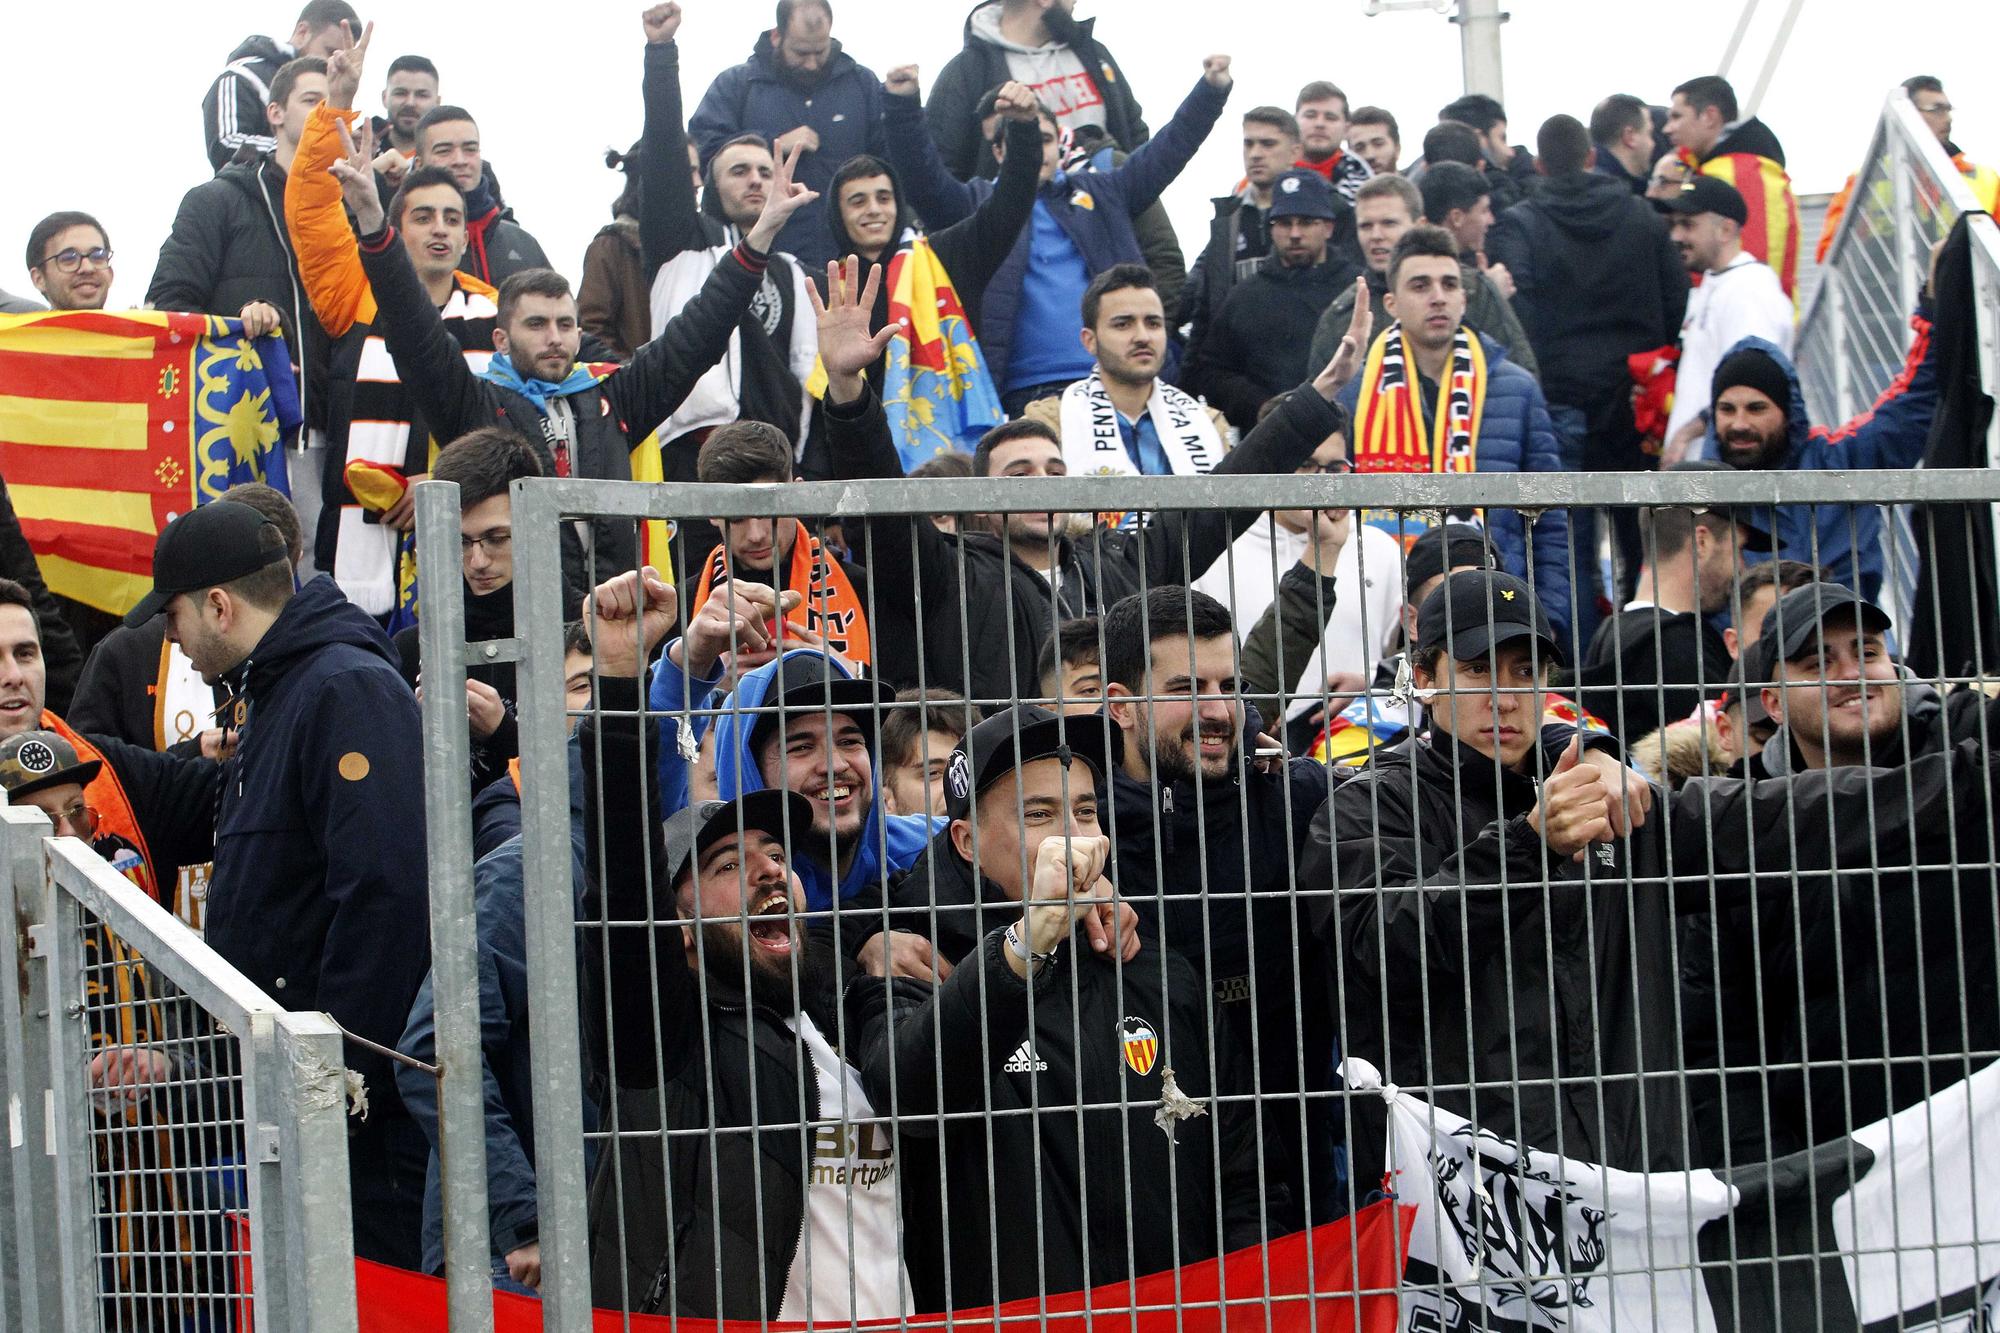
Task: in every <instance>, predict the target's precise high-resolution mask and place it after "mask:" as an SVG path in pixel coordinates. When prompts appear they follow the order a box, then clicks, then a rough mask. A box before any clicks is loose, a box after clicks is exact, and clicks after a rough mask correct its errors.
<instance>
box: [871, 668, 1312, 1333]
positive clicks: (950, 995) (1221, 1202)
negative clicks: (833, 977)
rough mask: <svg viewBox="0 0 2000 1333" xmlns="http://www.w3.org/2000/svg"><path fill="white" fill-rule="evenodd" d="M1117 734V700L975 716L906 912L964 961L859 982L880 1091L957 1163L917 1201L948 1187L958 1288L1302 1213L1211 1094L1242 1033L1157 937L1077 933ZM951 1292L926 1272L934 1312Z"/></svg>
mask: <svg viewBox="0 0 2000 1333" xmlns="http://www.w3.org/2000/svg"><path fill="white" fill-rule="evenodd" d="M1108 744H1109V740H1108V737H1107V735H1106V732H1105V730H1104V725H1103V723H1102V721H1101V720H1100V719H1095V718H1061V717H1058V716H1057V715H1056V714H1054V713H1051V712H1049V711H1048V710H1046V709H1043V708H1038V707H1035V706H1034V705H1030V704H1022V705H1017V706H1015V707H1014V708H1011V709H1009V710H1007V711H1005V712H1003V713H1000V714H998V715H996V716H994V717H992V718H989V719H987V720H986V721H984V722H982V723H980V724H979V725H978V726H976V727H974V728H973V729H972V731H971V732H970V733H968V735H967V736H966V739H965V742H964V744H963V745H962V746H961V747H960V748H959V749H958V750H957V751H955V752H954V754H953V756H952V761H951V765H950V768H949V769H948V770H947V773H946V779H945V792H946V799H947V802H948V807H949V812H950V815H951V824H950V826H949V828H948V829H947V830H946V832H945V833H944V834H942V835H940V837H939V838H938V840H937V842H935V843H934V844H933V845H932V852H931V856H930V858H929V859H928V861H927V862H926V864H925V865H922V866H919V867H918V868H916V869H914V870H913V871H912V872H911V874H910V875H909V876H908V877H907V878H906V879H905V880H904V881H903V882H902V883H900V884H899V885H898V888H897V895H896V899H895V901H894V903H892V905H891V907H890V908H889V909H888V916H889V919H890V920H891V921H892V922H894V921H898V920H908V921H909V923H910V924H911V925H912V926H918V925H930V926H931V928H934V929H935V930H936V931H937V932H938V935H937V938H938V941H939V947H940V948H941V949H944V950H945V951H946V952H947V953H950V954H951V955H952V956H953V957H955V958H957V959H958V967H957V970H956V971H954V972H953V973H952V974H951V976H950V977H949V978H948V979H946V980H945V981H943V982H942V983H940V984H936V985H933V984H931V983H929V982H925V981H918V980H913V979H909V978H902V977H892V978H889V979H887V980H884V981H878V980H875V979H874V978H863V979H861V980H858V981H856V982H855V983H854V984H853V985H852V986H851V987H850V989H849V991H848V996H847V1012H848V1016H849V1018H850V1020H851V1031H852V1032H853V1033H854V1034H855V1037H856V1040H857V1042H858V1047H857V1049H858V1050H859V1051H860V1052H861V1055H860V1063H861V1066H862V1073H863V1079H864V1081H865V1083H866V1086H867V1088H868V1093H869V1097H870V1099H871V1100H872V1102H873V1104H874V1105H875V1106H876V1107H878V1108H880V1107H889V1108H891V1109H892V1110H893V1111H894V1113H895V1114H896V1115H897V1116H898V1117H899V1120H900V1122H901V1124H902V1131H903V1142H904V1143H905V1144H912V1143H919V1142H922V1141H923V1140H924V1139H928V1138H933V1137H934V1138H935V1140H936V1147H935V1151H936V1153H937V1155H938V1157H939V1159H940V1161H939V1164H938V1167H937V1169H935V1170H925V1171H921V1172H920V1171H917V1170H912V1171H911V1172H910V1173H909V1174H908V1175H907V1176H906V1178H905V1180H904V1182H903V1188H904V1190H905V1207H906V1209H912V1208H917V1207H920V1206H921V1207H929V1206H932V1205H934V1204H935V1203H937V1202H939V1199H938V1197H937V1196H938V1195H942V1196H944V1197H945V1198H948V1199H949V1205H950V1206H949V1212H948V1214H947V1215H946V1219H945V1222H946V1224H947V1225H948V1227H949V1231H948V1233H947V1234H946V1239H947V1240H948V1241H949V1251H950V1252H949V1259H948V1265H949V1269H948V1271H949V1276H950V1279H951V1286H950V1299H951V1301H952V1303H953V1304H954V1305H957V1306H976V1305H984V1304H987V1303H989V1302H1002V1301H1009V1300H1015V1299H1019V1298H1022V1297H1031V1296H1035V1295H1038V1294H1041V1293H1044V1292H1058V1291H1075V1290H1081V1289H1084V1288H1088V1287H1094V1286H1098V1285H1101V1284H1103V1283H1107V1282H1114V1281H1121V1280H1124V1279H1127V1278H1129V1277H1131V1276H1133V1275H1135V1274H1142V1273H1152V1272H1159V1271H1162V1270H1166V1269H1171V1268H1177V1267H1179V1266H1181V1265H1184V1264H1189V1263H1195V1262H1199V1261H1201V1260H1203V1259H1207V1258H1212V1257H1213V1256H1215V1255H1217V1254H1221V1253H1224V1252H1226V1251H1229V1250H1233V1249H1236V1248H1239V1247H1242V1246H1245V1245H1250V1244H1255V1243H1257V1242H1258V1241H1260V1240H1262V1239H1263V1238H1264V1236H1265V1235H1266V1234H1267V1223H1268V1220H1269V1219H1271V1218H1273V1217H1278V1216H1282V1215H1283V1213H1284V1204H1283V1200H1282V1198H1281V1197H1279V1196H1281V1195H1282V1193H1283V1186H1282V1185H1281V1184H1279V1183H1277V1182H1271V1183H1269V1184H1268V1185H1260V1183H1259V1170H1258V1164H1257V1145H1256V1142H1255V1137H1254V1130H1253V1127H1252V1123H1251V1118H1250V1117H1249V1115H1248V1114H1246V1112H1245V1108H1244V1106H1243V1104H1242V1103H1241V1102H1237V1101H1219V1100H1215V1098H1216V1095H1217V1094H1218V1093H1242V1092H1247V1091H1248V1085H1247V1083H1246V1082H1245V1081H1243V1080H1242V1079H1241V1077H1240V1072H1239V1071H1240V1068H1241V1066H1240V1063H1239V1061H1240V1056H1239V1053H1237V1052H1235V1051H1234V1050H1233V1048H1232V1044H1231V1043H1229V1042H1227V1041H1223V1042H1216V1043H1215V1044H1214V1045H1213V1047H1211V1043H1210V1034H1209V1021H1210V1020H1209V1013H1210V1006H1209V1001H1208V996H1207V993H1206V991H1205V989H1204V987H1203V986H1202V983H1201V980H1200V978H1199V977H1198V976H1197V975H1196V973H1195V970H1194V968H1193V967H1192V966H1190V964H1189V963H1188V961H1187V960H1186V959H1185V958H1184V957H1183V956H1181V955H1180V954H1179V953H1177V952H1175V951H1174V950H1172V949H1163V948H1161V947H1160V946H1159V945H1158V944H1157V943H1155V942H1154V941H1153V940H1152V939H1151V938H1149V939H1148V940H1147V942H1146V944H1145V946H1144V948H1143V949H1142V950H1141V951H1140V952H1139V953H1138V954H1137V956H1136V957H1135V958H1132V959H1130V960H1126V959H1124V958H1123V957H1122V954H1121V953H1120V952H1119V951H1118V950H1117V949H1116V948H1115V946H1114V945H1113V943H1112V942H1111V941H1110V940H1108V939H1104V938H1103V937H1102V936H1099V937H1098V939H1096V940H1093V942H1092V945H1091V946H1090V947H1086V945H1085V944H1084V942H1083V939H1082V938H1079V937H1078V935H1077V932H1076V924H1077V922H1078V920H1079V918H1081V919H1083V920H1085V921H1094V922H1096V924H1097V925H1099V926H1100V927H1101V926H1103V925H1104V924H1105V922H1106V919H1107V918H1108V917H1109V915H1110V914H1111V912H1112V911H1113V907H1114V904H1113V899H1112V888H1111V885H1110V884H1109V883H1108V882H1106V880H1105V879H1104V874H1105V871H1106V870H1107V869H1108V867H1109V866H1110V855H1111V841H1110V839H1108V838H1106V837H1104V836H1103V835H1102V833H1101V827H1102V826H1101V825H1100V823H1099V820H1098V808H1099V807H1098V797H1097V787H1098V785H1099V784H1100V783H1101V782H1103V781H1104V780H1105V778H1106V776H1107V774H1108V772H1109V768H1110V761H1109V757H1108V749H1107V747H1108ZM932 903H936V904H937V908H936V910H935V912H934V913H933V910H932V907H931V904H932ZM932 923H934V924H932ZM1133 928H1134V925H1133V922H1132V921H1131V920H1130V919H1129V917H1128V918H1127V919H1126V920H1124V921H1123V922H1122V923H1121V924H1120V926H1119V931H1120V934H1121V936H1122V934H1123V932H1124V931H1126V930H1130V929H1133ZM1196 1105H1200V1106H1202V1107H1203V1108H1204V1110H1203V1113H1202V1114H1198V1115H1197V1114H1194V1106H1196ZM1085 1107H1089V1108H1093V1109H1090V1110H1084V1109H1083V1108H1085ZM975 1113H976V1114H975ZM940 1114H945V1115H951V1116H954V1117H957V1118H954V1119H952V1120H948V1121H943V1122H939V1121H938V1120H937V1119H936V1118H935V1117H937V1116H939V1115H940ZM1163 1129H1164V1130H1165V1131H1166V1132H1165V1133H1163V1132H1162V1130H1163ZM1107 1161H1109V1163H1110V1169H1106V1165H1105V1164H1106V1162H1107ZM996 1168H997V1169H996ZM1022 1173H1030V1174H1033V1175H1035V1176H1037V1177H1038V1178H1039V1188H1036V1187H1035V1186H1034V1185H1033V1184H1032V1183H1030V1182H1029V1181H1028V1179H1027V1176H1026V1175H1024V1174H1022ZM989 1181H990V1182H991V1183H990V1184H989ZM932 1182H935V1185H936V1187H935V1190H933V1189H931V1188H929V1186H930V1185H931V1183H932ZM919 1187H924V1188H921V1189H920V1188H919ZM1266 1189H1268V1190H1269V1191H1270V1193H1271V1194H1272V1195H1273V1196H1274V1197H1273V1200H1272V1202H1271V1203H1270V1204H1269V1206H1268V1207H1267V1203H1266V1198H1265V1192H1266ZM1218 1215H1219V1216H1220V1221H1221V1226H1220V1227H1219V1228H1218V1226H1217V1221H1218ZM917 1231H918V1228H917V1226H915V1225H914V1223H913V1225H912V1226H911V1232H912V1233H913V1235H914V1234H915V1233H916V1232H917ZM913 1276H914V1273H913ZM933 1295H934V1296H938V1297H942V1295H943V1289H942V1287H940V1288H939V1290H938V1291H937V1292H935V1293H926V1292H924V1291H923V1290H921V1289H920V1290H919V1300H920V1302H922V1303H923V1304H924V1306H925V1308H931V1305H930V1303H929V1300H928V1299H927V1297H929V1296H933Z"/></svg>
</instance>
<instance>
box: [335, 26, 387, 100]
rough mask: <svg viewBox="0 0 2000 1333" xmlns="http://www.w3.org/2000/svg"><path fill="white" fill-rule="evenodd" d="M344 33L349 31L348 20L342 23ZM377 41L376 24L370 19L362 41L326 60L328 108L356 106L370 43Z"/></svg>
mask: <svg viewBox="0 0 2000 1333" xmlns="http://www.w3.org/2000/svg"><path fill="white" fill-rule="evenodd" d="M340 26H341V29H342V31H346V30H347V20H345V19H342V20H341V21H340ZM374 39H375V22H374V20H373V19H370V20H369V22H368V26H367V27H365V28H363V29H362V30H361V40H360V41H358V42H355V43H354V44H353V45H351V46H346V47H342V48H341V49H340V50H338V51H335V52H334V53H333V54H332V55H330V56H328V57H327V58H326V102H327V105H328V106H332V107H338V108H339V109H340V110H342V111H347V110H351V109H352V108H353V106H354V94H355V93H356V92H358V91H360V88H361V67H362V65H363V64H364V63H366V61H367V59H368V43H369V42H371V41H373V40H374Z"/></svg>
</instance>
